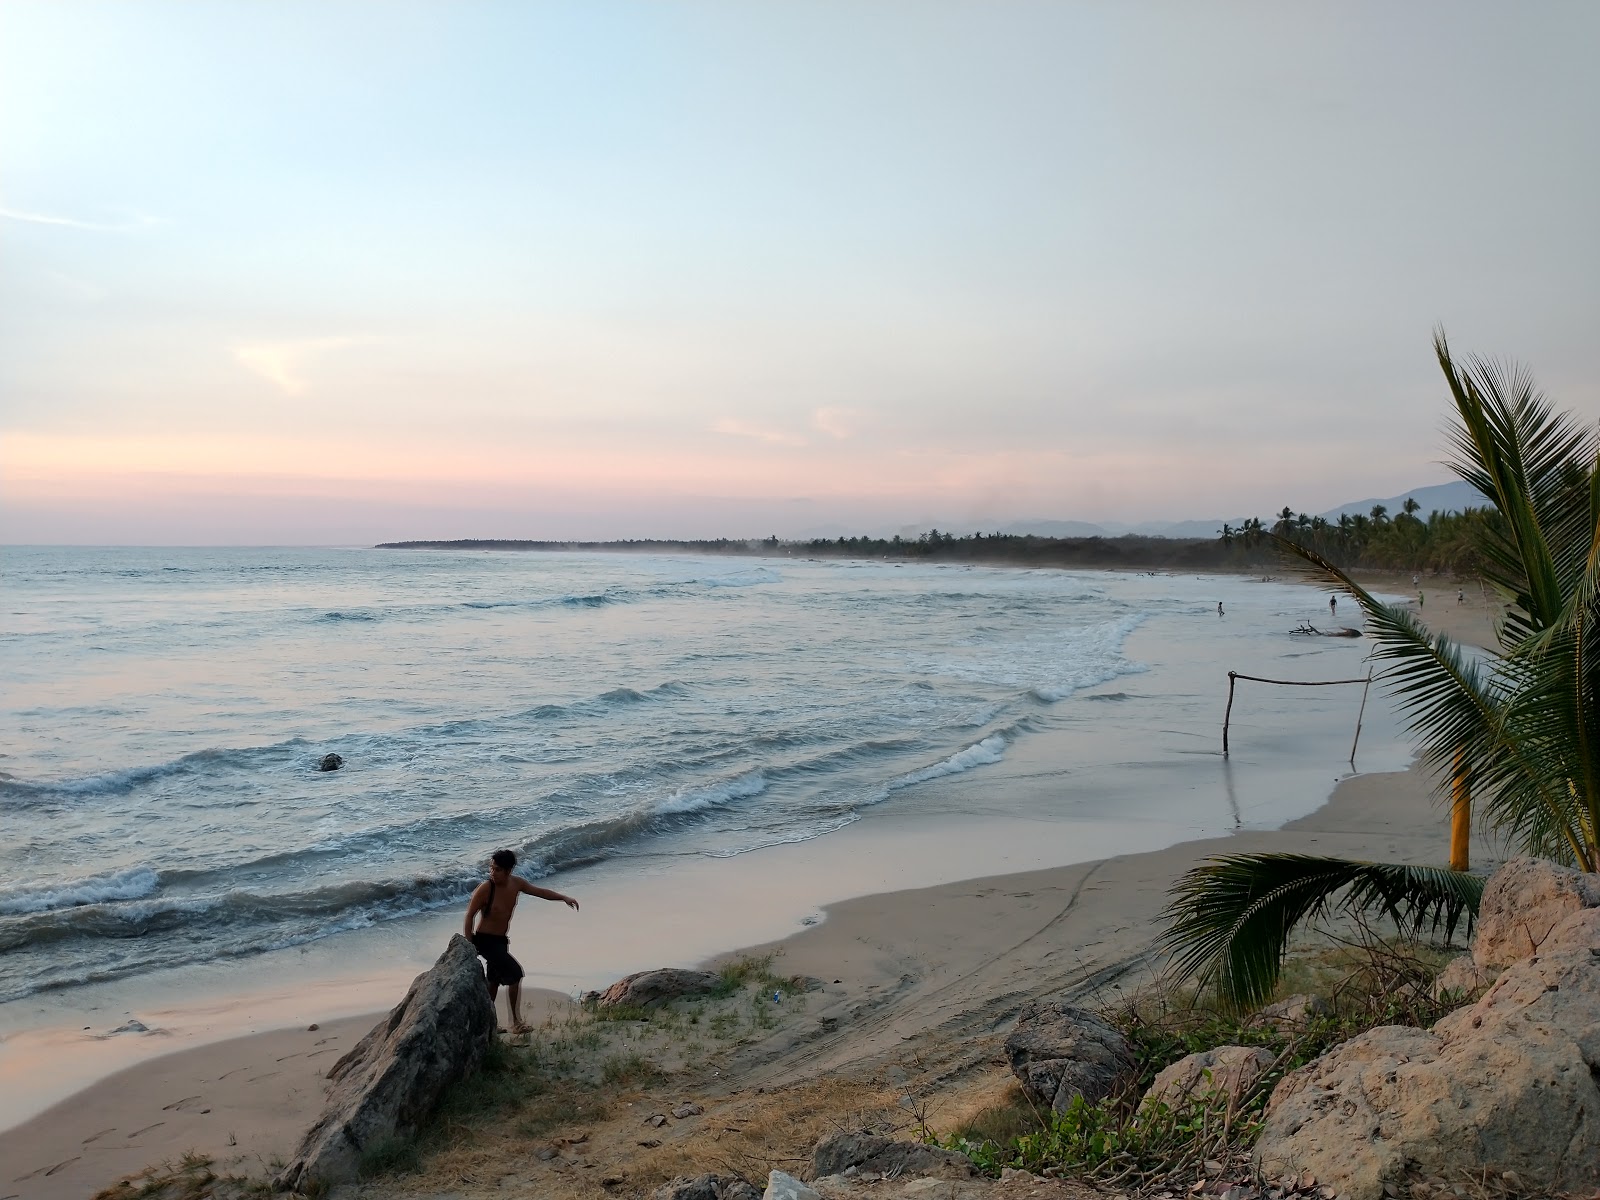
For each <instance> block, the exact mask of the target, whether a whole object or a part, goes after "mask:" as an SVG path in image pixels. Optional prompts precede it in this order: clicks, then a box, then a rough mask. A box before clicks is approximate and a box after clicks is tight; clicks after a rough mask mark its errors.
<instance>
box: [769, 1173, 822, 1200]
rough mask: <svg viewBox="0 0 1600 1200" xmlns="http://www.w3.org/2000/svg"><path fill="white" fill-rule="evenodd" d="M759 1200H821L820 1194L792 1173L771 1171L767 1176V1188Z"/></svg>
mask: <svg viewBox="0 0 1600 1200" xmlns="http://www.w3.org/2000/svg"><path fill="white" fill-rule="evenodd" d="M761 1200H822V1196H821V1195H820V1194H819V1193H817V1192H816V1191H814V1190H813V1189H811V1188H808V1187H807V1186H806V1185H805V1184H803V1183H801V1182H800V1181H799V1180H798V1179H796V1178H795V1177H794V1176H793V1175H786V1174H784V1173H783V1172H782V1171H773V1172H771V1173H770V1174H769V1175H768V1176H767V1190H766V1191H764V1192H762V1193H761Z"/></svg>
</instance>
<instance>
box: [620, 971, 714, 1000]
mask: <svg viewBox="0 0 1600 1200" xmlns="http://www.w3.org/2000/svg"><path fill="white" fill-rule="evenodd" d="M721 986H722V976H720V975H716V974H713V973H712V972H710V971H684V970H681V969H679V968H677V967H663V968H661V969H660V970H658V971H639V972H637V973H636V974H633V975H629V976H627V977H626V978H624V979H619V980H617V982H615V983H613V984H612V985H611V986H610V987H608V988H607V989H606V990H605V991H603V992H601V993H600V998H599V999H598V1000H597V1001H596V1002H595V1003H597V1004H598V1005H599V1006H600V1007H601V1008H649V1007H650V1006H651V1005H653V1004H662V1003H665V1002H666V1001H668V1000H674V999H676V998H677V997H679V996H698V995H703V994H705V993H706V992H714V991H716V990H717V989H718V988H719V987H721Z"/></svg>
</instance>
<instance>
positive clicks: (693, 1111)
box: [672, 1102, 705, 1121]
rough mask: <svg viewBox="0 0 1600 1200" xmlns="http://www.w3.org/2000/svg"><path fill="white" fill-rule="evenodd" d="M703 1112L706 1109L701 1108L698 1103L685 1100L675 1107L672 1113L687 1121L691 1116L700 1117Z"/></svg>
mask: <svg viewBox="0 0 1600 1200" xmlns="http://www.w3.org/2000/svg"><path fill="white" fill-rule="evenodd" d="M703 1112H705V1109H703V1108H701V1107H700V1106H699V1105H698V1104H692V1103H688V1102H685V1103H683V1104H680V1105H678V1107H677V1108H675V1109H673V1110H672V1115H673V1116H675V1117H677V1118H678V1120H680V1121H686V1120H688V1119H689V1118H690V1117H698V1116H699V1115H700V1114H701V1113H703Z"/></svg>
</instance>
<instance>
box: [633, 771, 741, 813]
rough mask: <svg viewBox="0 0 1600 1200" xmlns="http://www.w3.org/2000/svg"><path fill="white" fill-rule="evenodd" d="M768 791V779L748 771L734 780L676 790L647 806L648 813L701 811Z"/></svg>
mask: <svg viewBox="0 0 1600 1200" xmlns="http://www.w3.org/2000/svg"><path fill="white" fill-rule="evenodd" d="M766 790H767V780H766V777H765V776H764V775H762V774H761V772H760V771H751V772H749V773H748V774H745V775H740V776H739V777H738V778H736V779H729V780H727V781H725V782H723V783H713V784H709V785H707V786H704V787H692V788H679V789H678V790H677V791H676V792H673V793H672V795H670V796H668V797H667V798H666V799H664V800H658V801H656V802H655V803H654V804H652V805H651V806H650V811H651V812H653V813H659V814H662V815H666V814H674V813H692V812H702V811H704V810H705V809H708V808H715V807H716V806H717V805H719V804H726V803H727V802H728V801H730V800H748V799H749V798H750V797H751V796H759V795H760V794H761V793H762V792H764V791H766Z"/></svg>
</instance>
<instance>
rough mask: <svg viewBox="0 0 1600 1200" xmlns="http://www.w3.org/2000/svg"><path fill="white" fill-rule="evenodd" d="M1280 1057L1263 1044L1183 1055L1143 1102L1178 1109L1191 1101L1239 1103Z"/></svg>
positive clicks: (1156, 1083)
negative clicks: (1262, 1074)
mask: <svg viewBox="0 0 1600 1200" xmlns="http://www.w3.org/2000/svg"><path fill="white" fill-rule="evenodd" d="M1275 1058H1276V1056H1275V1055H1274V1054H1273V1053H1272V1051H1270V1050H1265V1049H1263V1048H1262V1047H1260V1046H1216V1047H1213V1048H1212V1049H1210V1050H1202V1051H1200V1052H1199V1053H1198V1054H1190V1055H1188V1056H1187V1057H1185V1058H1180V1059H1179V1060H1178V1061H1177V1062H1175V1063H1173V1064H1172V1065H1171V1066H1169V1067H1166V1068H1164V1069H1163V1070H1162V1072H1161V1073H1160V1074H1159V1075H1157V1076H1156V1078H1155V1082H1154V1083H1152V1084H1151V1085H1150V1088H1149V1090H1148V1091H1146V1092H1145V1094H1144V1099H1143V1100H1141V1101H1140V1102H1139V1103H1140V1104H1155V1103H1161V1104H1165V1105H1167V1106H1168V1107H1169V1108H1176V1107H1177V1106H1178V1105H1180V1104H1184V1103H1187V1102H1189V1101H1191V1100H1192V1101H1195V1102H1198V1103H1204V1104H1209V1103H1211V1102H1212V1101H1213V1100H1220V1101H1222V1102H1223V1103H1225V1104H1227V1105H1228V1106H1229V1107H1230V1108H1231V1107H1233V1106H1235V1105H1237V1104H1238V1103H1239V1101H1240V1099H1242V1098H1243V1097H1244V1096H1245V1095H1246V1094H1247V1093H1248V1092H1249V1091H1250V1089H1251V1088H1252V1087H1254V1086H1255V1084H1256V1080H1258V1079H1260V1078H1261V1073H1262V1072H1263V1071H1265V1070H1266V1069H1267V1068H1268V1067H1270V1066H1271V1065H1272V1064H1273V1062H1274V1060H1275Z"/></svg>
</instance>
